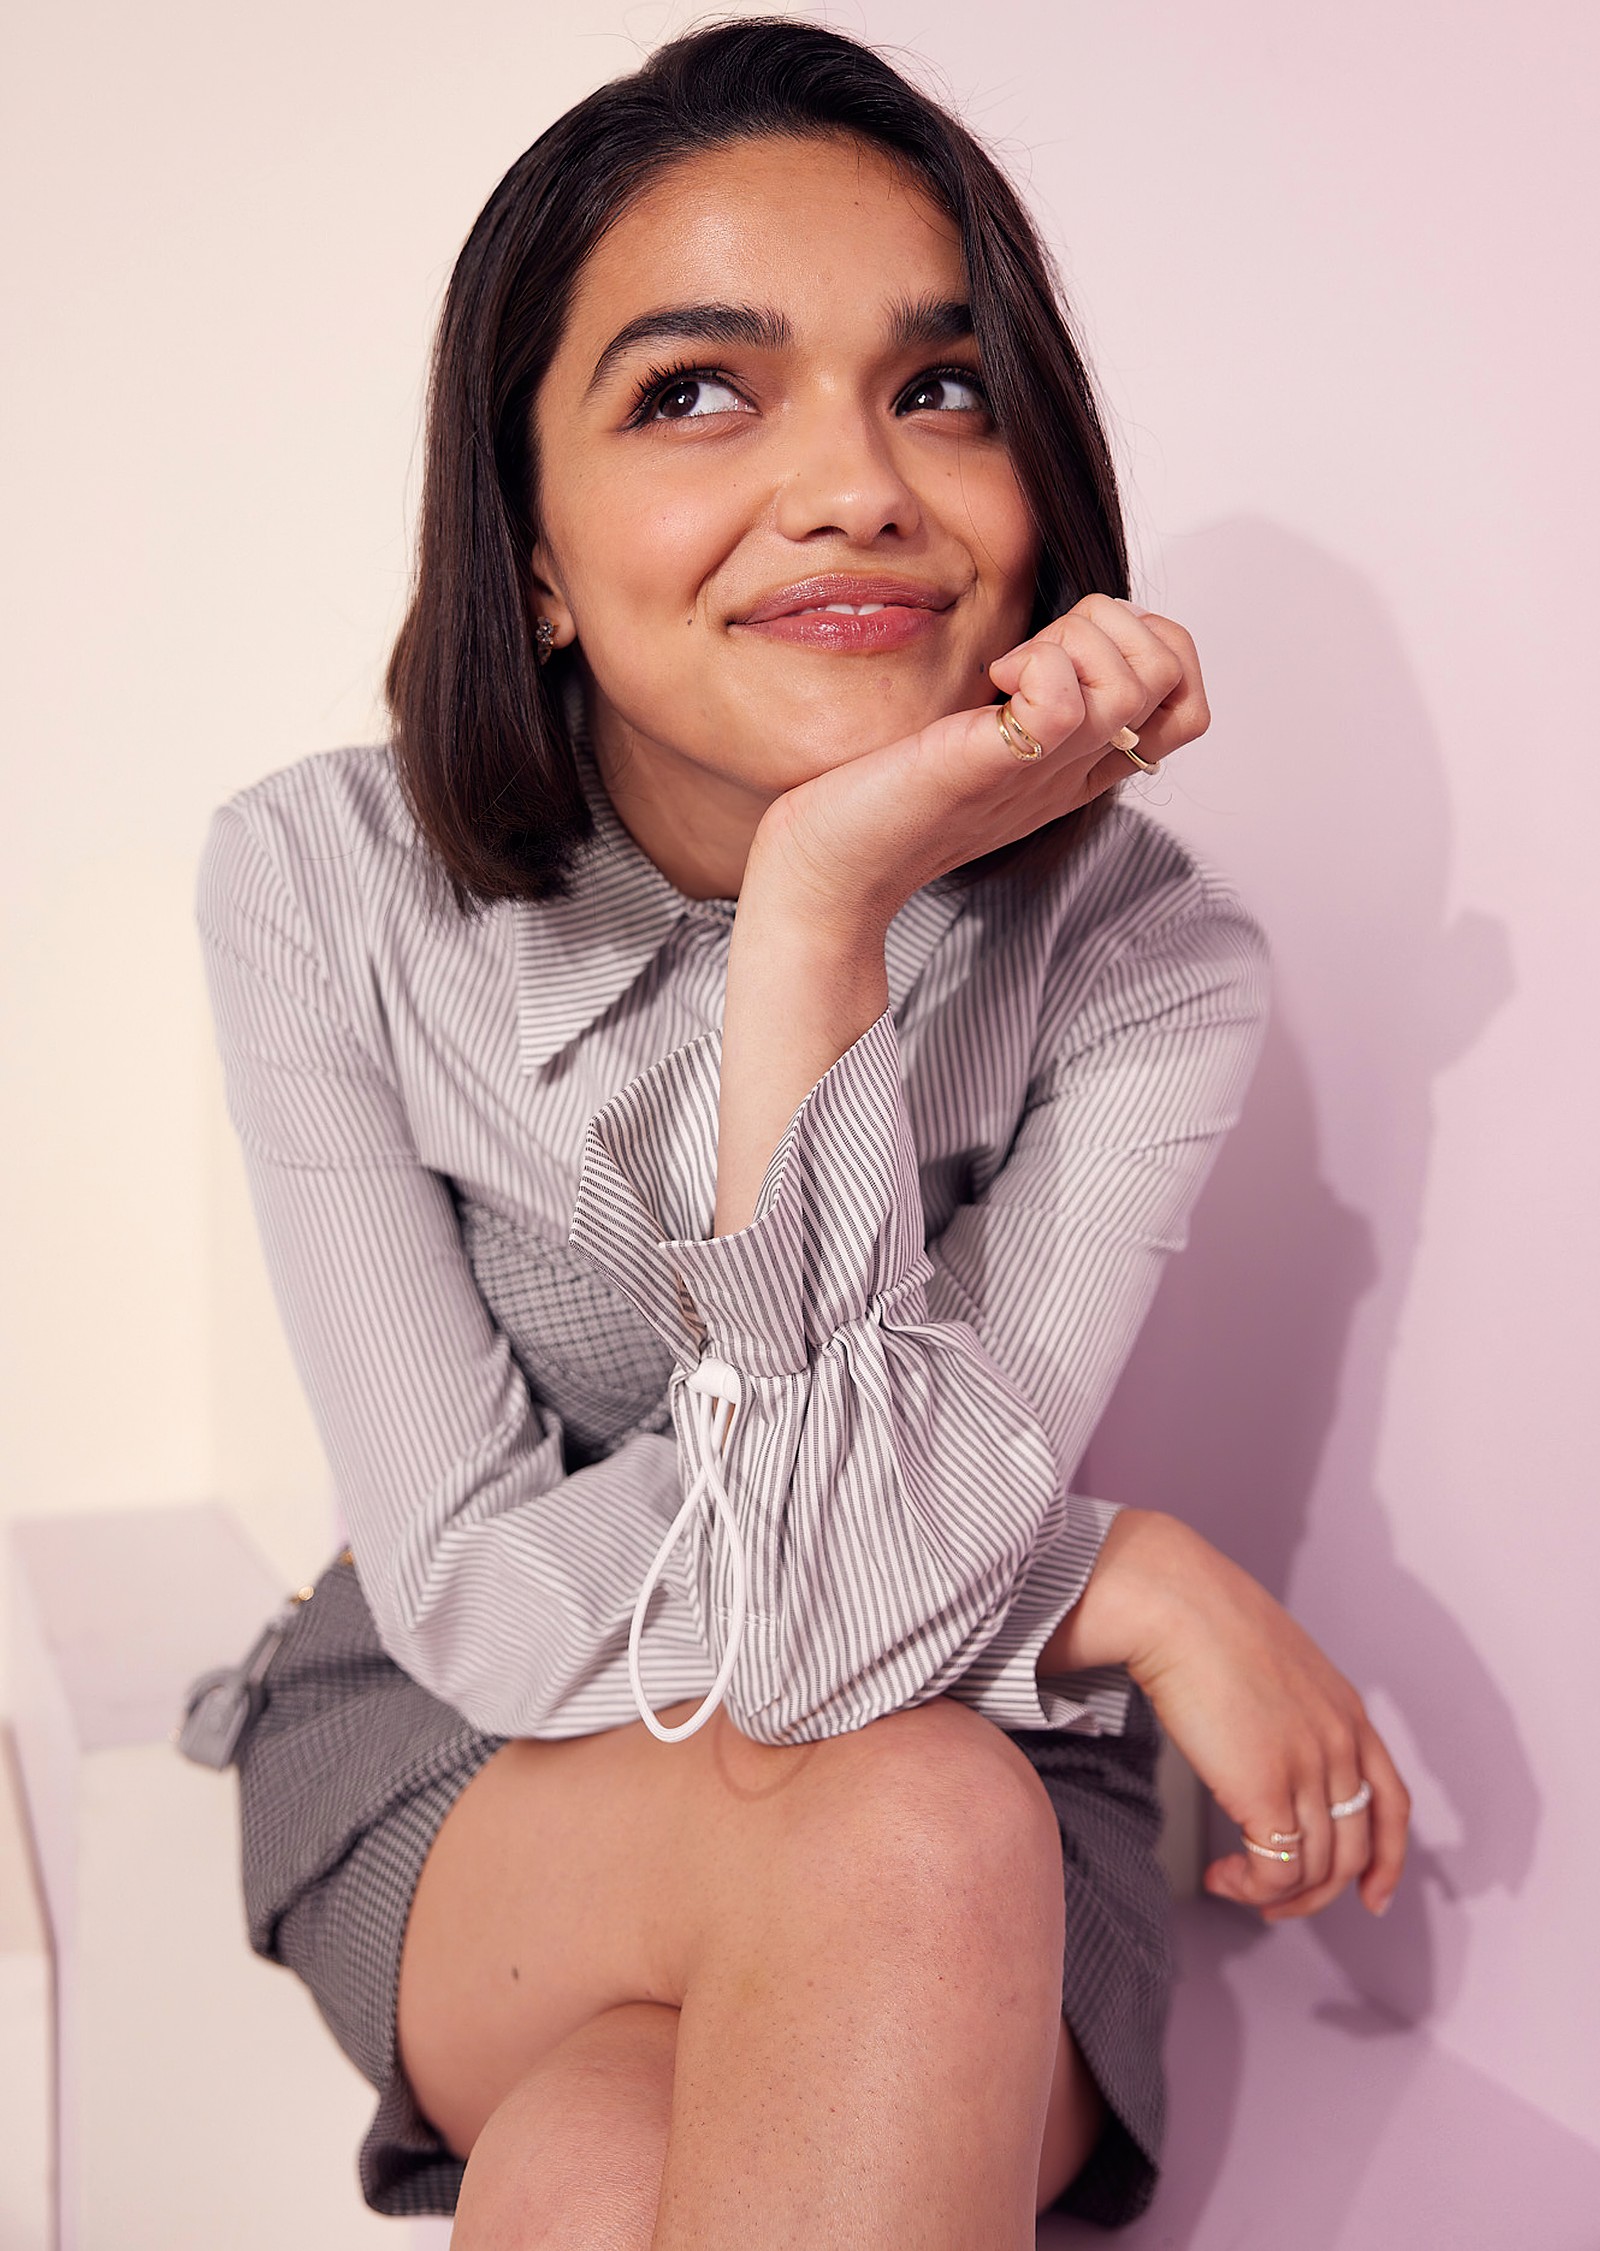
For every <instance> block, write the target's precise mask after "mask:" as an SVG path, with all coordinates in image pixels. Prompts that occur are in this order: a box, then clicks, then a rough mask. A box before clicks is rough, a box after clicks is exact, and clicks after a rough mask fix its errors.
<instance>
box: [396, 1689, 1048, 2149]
mask: <svg viewBox="0 0 1600 2251" xmlns="http://www.w3.org/2000/svg"><path fill="white" fill-rule="evenodd" d="M697 1701H698V1699H693V1698H691V1699H687V1700H685V1701H684V1702H683V1703H682V1704H678V1705H673V1706H669V1707H668V1708H667V1709H666V1710H664V1711H663V1713H662V1714H661V1717H662V1719H663V1721H664V1722H666V1723H667V1724H672V1723H673V1722H675V1721H677V1720H680V1719H683V1718H687V1717H688V1715H689V1714H690V1713H691V1712H692V1711H693V1710H694V1709H695V1705H696V1703H697ZM980 1795H981V1800H982V1806H983V1814H984V1820H983V1821H982V1822H981V1823H980V1824H979V1826H981V1827H984V1828H986V1829H987V1831H988V1833H989V1834H991V1835H993V1836H995V1837H996V1838H998V1837H999V1836H1000V1835H1001V1833H1002V1830H1003V1828H1004V1826H1005V1823H1006V1821H1007V1818H1008V1817H1009V1818H1010V1826H1011V1828H1012V1831H1013V1833H1018V1832H1020V1833H1022V1834H1023V1835H1024V1836H1025V1837H1026V1838H1027V1839H1028V1840H1030V1841H1031V1842H1030V1849H1037V1850H1038V1851H1039V1852H1040V1853H1041V1854H1048V1853H1051V1852H1053V1854H1054V1856H1055V1865H1056V1869H1057V1871H1058V1872H1059V1865H1060V1861H1059V1854H1060V1842H1059V1832H1058V1830H1057V1826H1056V1821H1055V1815H1054V1812H1053V1810H1052V1808H1051V1806H1050V1802H1049V1799H1048V1797H1047V1795H1046V1793H1045V1791H1044V1788H1043V1786H1042V1784H1041V1783H1040V1782H1039V1780H1038V1777H1037V1776H1036V1775H1035V1773H1034V1771H1033V1768H1032V1767H1031V1766H1030V1764H1029V1762H1028V1760H1027V1759H1026V1758H1025V1757H1024V1756H1023V1754H1022V1753H1021V1752H1020V1751H1019V1750H1018V1749H1017V1747H1016V1745H1015V1744H1013V1743H1012V1742H1011V1741H1010V1740H1009V1738H1008V1737H1007V1736H1005V1735H1004V1734H1003V1733H1002V1732H1001V1731H1000V1730H999V1729H997V1728H995V1727H994V1726H993V1725H992V1724H991V1723H990V1722H989V1721H988V1720H986V1719H984V1718H982V1717H981V1715H979V1714H978V1713H976V1712H974V1711H972V1710H971V1709H970V1708H969V1707H967V1706H965V1705H962V1704H959V1703H956V1702H955V1701H953V1700H952V1699H950V1698H945V1697H941V1698H938V1699H935V1700H934V1702H932V1703H930V1704H927V1705H922V1706H919V1707H917V1708H915V1709H914V1710H911V1711H906V1712H898V1713H894V1714H892V1715H890V1716H889V1717H888V1718H887V1719H884V1720H879V1721H876V1722H874V1723H873V1724H872V1725H871V1726H870V1727H867V1728H863V1729H859V1730H857V1731H854V1732H853V1733H851V1734H848V1735H843V1736H836V1737H830V1738H828V1739H827V1740H826V1741H824V1742H819V1743H811V1744H804V1745H798V1746H793V1747H790V1746H771V1745H765V1744H758V1743H754V1742H752V1741H751V1740H750V1739H749V1737H747V1736H744V1735H741V1734H740V1733H739V1731H738V1730H737V1729H736V1728H735V1727H733V1726H732V1724H731V1723H730V1722H729V1721H728V1719H727V1715H726V1713H725V1712H723V1711H720V1710H719V1711H718V1712H716V1713H714V1714H713V1716H712V1718H711V1720H710V1721H709V1722H708V1723H707V1724H706V1726H704V1727H703V1728H701V1729H699V1730H698V1732H697V1733H696V1734H694V1735H692V1736H688V1737H686V1738H685V1739H684V1740H683V1741H682V1742H679V1743H670V1744H669V1743H662V1742H661V1741H659V1739H658V1738H657V1737H655V1736H654V1735H652V1734H651V1733H650V1731H649V1730H648V1729H647V1728H646V1727H645V1726H644V1725H643V1723H642V1722H634V1723H632V1724H630V1725H628V1726H626V1727H621V1728H614V1729H608V1730H606V1731H605V1732H604V1733H603V1734H599V1735H587V1736H578V1737H573V1738H570V1739H568V1740H566V1741H561V1742H537V1741H532V1740H526V1739H518V1740H515V1741H513V1742H509V1743H506V1744H503V1745H502V1746H501V1747H500V1748H499V1749H498V1750H497V1751H496V1752H494V1753H493V1755H492V1756H491V1757H490V1758H489V1759H488V1760H487V1761H486V1763H485V1764H484V1765H483V1766H482V1767H481V1768H480V1769H479V1771H478V1773H477V1774H475V1775H474V1776H473V1778H472V1780H471V1781H470V1782H469V1783H467V1785H466V1786H465V1788H464V1789H463V1790H462V1791H461V1793H460V1795H459V1796H458V1797H457V1799H456V1800H455V1802H454V1803H453V1805H452V1806H451V1808H450V1811H449V1812H448V1814H447V1815H446V1816H445V1819H444V1821H443V1822H442V1823H441V1825H440V1828H439V1830H438V1832H437V1834H436V1836H435V1838H434V1841H433V1844H432V1847H431V1848H430V1851H429V1853H428V1857H427V1859H426V1861H425V1863H424V1865H423V1869H422V1874H421V1877H420V1879H419V1881H418V1884H417V1888H416V1893H415V1896H414V1899H413V1902H412V1906H411V1912H410V1917H409V1920H408V1923H407V1927H406V1934H405V1942H404V1946H403V1948H402V1953H401V1962H400V1979H399V1997H398V2026H397V2030H398V2042H399V2049H400V2058H401V2063H402V2066H403V2068H404V2070H405V2073H406V2077H407V2079H408V2080H409V2081H410V2084H411V2087H412V2090H413V2092H414V2094H415V2096H416V2099H417V2102H418V2104H419V2105H420V2107H421V2108H422V2110H423V2111H424V2113H425V2114H426V2115H427V2116H428V2117H429V2118H430V2119H431V2120H432V2121H433V2123H434V2124H435V2126H436V2127H437V2128H438V2130H439V2132H440V2133H441V2134H442V2135H443V2136H444V2138H445V2139H446V2141H447V2142H448V2143H449V2144H450V2146H451V2148H452V2149H453V2150H454V2151H455V2154H456V2155H457V2156H460V2157H465V2156H466V2155H467V2154H468V2152H469V2151H470V2149H471V2146H472V2142H473V2139H474V2138H475V2135H476V2133H477V2131H478V2130H479V2128H480V2127H481V2126H482V2124H483V2122H484V2121H485V2120H486V2119H487V2118H488V2116H489V2115H490V2113H491V2112H492V2111H493V2110H494V2109H495V2108H496V2106H497V2105H498V2103H499V2102H500V2101H501V2100H503V2099H504V2097H505V2095H506V2093H507V2092H508V2090H509V2089H510V2088H511V2087H512V2086H513V2085H514V2084H515V2082H516V2081H517V2080H518V2079H519V2078H521V2077H522V2076H523V2075H524V2074H525V2073H526V2072H528V2071H529V2070H530V2069H532V2068H533V2067H534V2065H536V2064H537V2063H538V2062H539V2060H540V2058H541V2057H542V2056H543V2055H544V2054H546V2053H547V2052H548V2051H549V2050H550V2049H551V2048H553V2047H554V2046H555V2045H556V2044H557V2043H558V2042H560V2041H561V2040H563V2039H565V2038H566V2037H567V2035H568V2034H569V2033H571V2032H572V2031H573V2030H575V2029H576V2028H577V2027H578V2026H579V2025H582V2024H584V2023H586V2022H587V2021H588V2020H589V2019H590V2018H592V2017H594V2016H595V2015H597V2014H598V2013H599V2012H600V2011H601V2010H603V2009H608V2008H614V2007H617V2006H620V2005H622V2004H625V2003H628V2002H637V2001H654V2002H661V2003H665V2004H668V2005H670V2006H672V2007H678V2006H680V2005H681V2003H682V2000H683V1997H684V1993H685V1991H686V1990H687V1986H688V1982H689V1979H690V1977H691V1976H692V1974H693V1969H694V1963H695V1959H696V1956H697V1953H698V1952H699V1950H700V1948H701V1947H702V1946H704V1945H705V1944H706V1943H707V1942H708V1941H709V1940H714V1938H715V1936H716V1933H717V1930H718V1927H719V1925H721V1926H725V1925H726V1924H727V1923H728V1922H729V1921H730V1919H740V1918H748V1919H749V1920H750V1922H751V1923H752V1924H760V1923H761V1922H762V1921H763V1920H764V1919H766V1918H769V1917H770V1916H772V1915H773V1914H777V1913H782V1912H784V1911H786V1908H787V1905H788V1903H789V1901H790V1900H791V1899H792V1897H793V1894H794V1888H795V1886H796V1884H797V1882H798V1883H801V1884H803V1883H804V1881H805V1877H806V1873H807V1871H806V1867H805V1855H806V1853H807V1852H808V1851H809V1852H812V1853H813V1854H814V1853H815V1852H816V1840H817V1839H818V1837H819V1836H821V1837H823V1838H832V1839H837V1840H839V1841H840V1843H841V1846H842V1847H844V1848H845V1849H841V1850H839V1851H837V1852H830V1853H829V1854H828V1864H827V1865H826V1866H823V1865H821V1864H820V1863H819V1864H818V1865H816V1866H815V1868H814V1870H813V1873H814V1876H815V1880H816V1881H817V1882H819V1883H837V1882H839V1881H842V1880H845V1879H844V1877H843V1875H841V1871H848V1870H849V1868H850V1867H851V1866H853V1865H857V1864H859V1865H862V1866H863V1868H865V1867H866V1866H867V1865H869V1864H870V1859H871V1853H872V1849H873V1838H874V1834H875V1833H876V1834H883V1833H890V1834H893V1833H897V1831H898V1830H901V1829H904V1830H906V1831H910V1830H911V1829H913V1828H915V1829H917V1830H918V1831H920V1833H922V1834H937V1833H938V1832H939V1831H940V1829H941V1828H943V1830H945V1831H946V1832H947V1833H949V1834H950V1835H952V1836H954V1835H956V1834H959V1833H960V1832H961V1831H963V1830H971V1829H972V1827H973V1825H974V1817H975V1813H976V1811H977V1805H976V1802H975V1801H976V1800H977V1798H978V1797H979V1796H980ZM902 1815H903V1818H898V1819H897V1816H902ZM852 1828H855V1829H857V1830H858V1831H860V1832H862V1851H861V1852H860V1853H859V1854H857V1853H855V1852H853V1851H852V1850H850V1849H848V1841H849V1839H850V1835H851V1832H852ZM1057 1881H1059V1873H1058V1875H1057Z"/></svg>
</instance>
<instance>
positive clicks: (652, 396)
mask: <svg viewBox="0 0 1600 2251" xmlns="http://www.w3.org/2000/svg"><path fill="white" fill-rule="evenodd" d="M744 406H745V402H744V401H743V400H742V399H741V398H740V396H739V394H738V392H737V391H735V389H734V387H733V385H732V384H731V383H730V382H729V381H728V379H727V377H726V376H724V375H719V374H718V373H717V372H716V370H715V368H710V367H674V368H668V369H665V370H661V369H657V368H653V369H652V370H651V371H650V373H649V374H648V375H647V376H646V377H645V379H644V381H643V383H642V384H641V386H640V389H639V395H638V405H637V408H636V410H635V412H634V414H633V416H632V420H633V422H634V423H635V424H639V423H645V422H703V421H705V420H706V419H707V418H708V417H709V416H711V415H715V414H727V413H729V412H730V411H733V412H738V411H740V410H741V409H743V408H744Z"/></svg>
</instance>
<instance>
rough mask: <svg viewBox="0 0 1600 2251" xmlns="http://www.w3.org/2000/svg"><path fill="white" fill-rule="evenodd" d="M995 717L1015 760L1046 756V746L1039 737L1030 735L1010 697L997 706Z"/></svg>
mask: <svg viewBox="0 0 1600 2251" xmlns="http://www.w3.org/2000/svg"><path fill="white" fill-rule="evenodd" d="M994 715H995V719H996V721H997V723H998V725H999V728H1000V732H1001V734H1002V735H1003V736H1004V737H1005V741H1006V746H1007V748H1008V749H1009V750H1010V752H1011V755H1012V757H1013V758H1042V757H1043V756H1044V744H1043V743H1042V742H1041V741H1040V740H1039V738H1038V736H1037V735H1030V734H1029V732H1028V730H1027V728H1026V727H1025V726H1024V725H1023V724H1022V721H1021V720H1020V719H1019V718H1018V717H1017V715H1016V713H1015V712H1014V711H1013V710H1012V708H1011V698H1010V697H1009V696H1007V698H1006V700H1005V702H1004V703H997V704H996V705H995V707H994ZM1024 744H1026V746H1027V747H1026V748H1024V747H1023V746H1024Z"/></svg>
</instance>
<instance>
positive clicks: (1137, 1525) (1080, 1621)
mask: <svg viewBox="0 0 1600 2251" xmlns="http://www.w3.org/2000/svg"><path fill="white" fill-rule="evenodd" d="M1186 1537H1187V1538H1193V1537H1194V1535H1193V1534H1191V1533H1189V1531H1188V1527H1187V1526H1186V1525H1184V1524H1182V1523H1180V1522H1179V1520H1178V1519H1177V1518H1176V1517H1173V1516H1168V1515H1167V1514H1166V1512H1165V1511H1164V1510H1162V1509H1144V1508H1131V1507H1128V1506H1127V1505H1126V1504H1124V1505H1123V1506H1122V1507H1119V1509H1118V1510H1117V1513H1116V1515H1115V1516H1114V1517H1113V1518H1112V1520H1111V1525H1110V1528H1109V1530H1108V1531H1107V1533H1106V1536H1105V1538H1104V1540H1103V1541H1102V1542H1101V1544H1100V1553H1099V1555H1098V1556H1097V1557H1096V1558H1095V1564H1094V1569H1093V1570H1092V1571H1091V1572H1090V1574H1089V1580H1088V1584H1087V1585H1086V1586H1085V1588H1084V1590H1083V1592H1082V1594H1081V1595H1079V1597H1078V1599H1077V1601H1076V1602H1075V1603H1074V1604H1073V1606H1072V1608H1071V1609H1070V1610H1069V1611H1068V1612H1067V1614H1066V1616H1065V1617H1064V1618H1063V1619H1062V1621H1061V1623H1060V1625H1059V1626H1057V1628H1056V1630H1055V1632H1054V1633H1053V1634H1052V1635H1051V1637H1050V1639H1049V1641H1048V1642H1047V1643H1046V1645H1045V1647H1044V1650H1043V1652H1042V1653H1041V1656H1040V1659H1039V1667H1038V1669H1039V1672H1040V1673H1041V1674H1043V1673H1046V1672H1049V1673H1053V1674H1059V1673H1072V1672H1082V1671H1086V1670H1088V1669H1089V1668H1090V1667H1093V1666H1097V1665H1124V1666H1126V1667H1127V1669H1128V1671H1129V1673H1130V1674H1131V1675H1132V1676H1133V1678H1134V1679H1135V1680H1142V1678H1143V1676H1144V1675H1145V1674H1146V1673H1147V1672H1148V1671H1149V1670H1150V1668H1151V1666H1152V1663H1153V1661H1154V1658H1155V1655H1156V1652H1157V1651H1158V1649H1159V1648H1160V1647H1161V1646H1162V1644H1163V1642H1164V1641H1165V1638H1166V1635H1167V1632H1168V1630H1169V1627H1170V1623H1171V1620H1172V1617H1173V1613H1174V1610H1175V1607H1176V1605H1177V1604H1178V1602H1179V1601H1181V1593H1182V1584H1183V1577H1184V1574H1183V1568H1182V1562H1181V1557H1180V1553H1179V1551H1180V1550H1181V1547H1182V1545H1183V1542H1184V1540H1185V1538H1186Z"/></svg>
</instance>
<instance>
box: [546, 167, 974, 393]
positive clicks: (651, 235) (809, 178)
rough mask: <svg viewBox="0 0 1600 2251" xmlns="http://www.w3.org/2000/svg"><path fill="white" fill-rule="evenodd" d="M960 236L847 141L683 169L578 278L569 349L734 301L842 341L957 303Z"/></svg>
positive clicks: (898, 173) (898, 177) (622, 220)
mask: <svg viewBox="0 0 1600 2251" xmlns="http://www.w3.org/2000/svg"><path fill="white" fill-rule="evenodd" d="M963 271H964V267H963V259H962V251H961V237H960V233H959V231H958V229H957V228H956V226H955V225H954V223H953V221H952V220H951V219H950V218H949V217H948V215H947V214H946V213H945V212H943V211H942V210H941V209H940V208H939V206H938V205H937V204H936V203H934V202H933V201H932V199H931V198H930V197H929V195H928V194H927V191H926V190H925V189H924V188H923V187H922V186H921V185H920V183H918V182H917V181H916V180H915V179H914V178H913V177H912V175H911V174H910V173H909V172H908V171H906V170H905V169H904V168H902V167H900V166H898V165H896V164H895V163H894V162H893V160H892V159H891V158H890V157H889V156H888V155H887V154H886V153H885V152H884V151H882V150H880V149H878V148H876V147H874V146H872V145H871V144H870V143H866V142H862V141H858V140H855V139H853V138H849V137H847V136H845V135H842V134H840V135H830V136H828V137H826V138H821V137H819V138H817V139H805V140H800V139H794V138H790V137H787V136H785V137H781V138H780V137H772V138H767V139H761V140H750V141H739V142H735V143H733V144H731V145H730V146H728V147H725V148H719V149H712V150H707V151H704V152H702V153H700V154H697V155H694V156H691V157H684V158H681V159H679V160H678V161H677V162H675V163H673V164H672V165H670V166H669V167H668V168H667V169H666V170H665V171H664V172H662V173H661V174H660V175H659V176H658V177H657V178H656V179H655V180H654V181H652V183H651V184H650V186H649V187H648V188H647V189H646V190H645V191H644V193H643V194H642V195H640V196H638V197H637V198H636V199H635V200H634V202H633V203H632V204H630V205H629V207H628V208H627V210H625V211H624V212H623V213H622V214H621V216H620V217H619V218H618V219H616V220H615V221H613V223H612V225H611V226H610V228H609V229H608V230H607V232H606V233H605V234H604V235H603V236H602V237H601V239H600V241H599V242H598V243H597V245H596V246H595V248H594V250H593V251H592V252H591V254H590V256H589V258H588V260H587V262H586V263H585V265H584V268H583V271H582V273H581V274H580V276H579V279H578V284H577V287H576V289H575V291H574V293H573V300H572V306H571V310H570V313H569V316H568V323H567V336H566V339H565V342H566V345H567V347H568V348H571V349H574V350H576V351H579V352H581V351H582V350H583V349H585V348H586V347H587V346H588V345H589V344H591V343H592V342H596V341H598V342H603V341H604V338H603V337H599V336H598V331H599V330H600V329H602V328H604V329H605V331H606V334H607V335H609V334H610V332H611V330H612V329H614V328H615V327H616V326H617V325H618V323H619V322H620V321H624V320H627V319H629V318H630V317H632V316H633V315H635V314H637V313H639V312H642V311H644V310H646V309H648V308H649V307H651V306H653V305H657V304H664V303H675V302H683V303H690V302H702V301H705V302H709V301H712V300H717V299H729V298H740V299H749V300H753V301H757V302H762V303H766V304H771V305H774V306H778V307H780V308H781V309H782V310H784V311H785V312H787V313H788V314H789V316H790V317H791V319H792V320H793V322H794V324H795V326H796V328H797V330H801V331H803V330H804V328H805V327H806V326H807V325H809V324H811V323H831V324H832V325H833V326H834V328H835V329H836V330H839V329H842V328H843V326H844V325H846V324H847V323H848V322H851V321H853V320H854V319H856V318H860V317H862V316H867V317H870V315H871V314H872V312H873V311H875V310H876V309H877V308H878V307H879V306H881V305H886V304H888V303H890V302H891V301H895V300H903V299H904V298H906V297H907V296H915V295H919V294H921V293H923V292H934V293H937V294H939V295H943V296H959V295H961V294H962V293H963Z"/></svg>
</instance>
